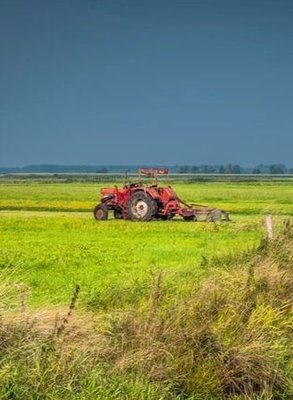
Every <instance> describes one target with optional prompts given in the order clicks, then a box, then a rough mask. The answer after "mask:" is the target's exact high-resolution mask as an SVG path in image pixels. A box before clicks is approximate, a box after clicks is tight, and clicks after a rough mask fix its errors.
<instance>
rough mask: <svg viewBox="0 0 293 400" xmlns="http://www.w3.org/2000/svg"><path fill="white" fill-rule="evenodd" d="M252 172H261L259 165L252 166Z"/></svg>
mask: <svg viewBox="0 0 293 400" xmlns="http://www.w3.org/2000/svg"><path fill="white" fill-rule="evenodd" d="M252 173H253V174H261V169H260V168H259V166H256V167H254V168H253V170H252Z"/></svg>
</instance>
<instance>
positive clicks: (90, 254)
mask: <svg viewBox="0 0 293 400" xmlns="http://www.w3.org/2000/svg"><path fill="white" fill-rule="evenodd" d="M102 186H103V185H96V184H92V183H85V184H77V183H70V184H62V183H59V184H54V183H51V184H40V183H26V182H24V183H22V184H21V183H19V184H5V185H4V184H1V185H0V199H1V200H0V209H1V210H2V211H1V214H0V227H1V236H2V240H1V245H0V246H1V251H0V263H1V265H3V266H5V265H10V266H11V267H13V266H15V267H14V268H13V270H14V274H15V277H16V278H17V279H21V280H23V281H24V282H25V283H26V284H27V285H29V286H30V288H31V291H32V296H31V297H30V302H31V303H32V304H33V305H34V306H38V305H42V306H45V305H50V304H65V303H66V301H67V300H68V297H69V294H70V292H71V288H72V287H73V286H74V284H76V283H79V284H80V285H81V288H82V290H81V303H82V304H85V305H88V306H92V307H102V308H108V307H119V306H124V305H126V304H128V303H129V304H133V303H134V302H139V301H140V300H141V299H142V298H143V297H144V295H145V293H146V291H147V281H148V280H149V277H150V274H151V271H153V272H154V271H163V272H164V274H165V275H166V279H168V280H170V286H173V290H179V291H184V290H188V289H187V288H188V281H189V278H190V277H191V276H195V277H196V278H197V279H198V281H200V280H201V279H202V277H204V276H206V275H207V271H206V270H205V269H204V268H202V267H201V264H202V263H203V260H205V259H209V258H211V257H214V256H220V255H223V256H226V255H228V254H233V255H235V254H240V253H241V252H243V251H244V250H247V249H251V248H252V247H253V246H255V245H257V244H258V243H259V240H260V237H261V235H262V234H263V228H262V224H263V215H264V214H266V213H273V214H276V215H290V214H291V213H293V210H292V203H293V188H292V186H291V185H288V184H279V185H276V184H264V183H261V184H259V185H258V184H240V183H239V184H235V183H233V184H227V183H225V184H223V183H222V184H220V183H215V184H213V183H206V184H204V183H197V184H180V183H177V184H176V185H175V188H176V190H177V192H178V193H179V195H180V196H181V197H182V198H184V199H186V200H187V201H193V202H196V203H199V204H208V205H211V206H215V207H222V208H225V209H227V210H229V211H231V217H232V220H233V222H232V223H228V224H221V225H220V224H219V225H214V224H203V223H186V222H183V221H181V220H174V221H170V222H161V221H160V222H159V221H155V222H151V223H146V224H141V223H133V222H129V221H116V220H109V221H107V222H96V221H95V220H94V219H93V217H92V209H93V207H94V205H95V204H96V203H97V202H98V196H99V190H100V187H102ZM40 210H42V212H40ZM57 211H58V212H57ZM81 211H83V212H81Z"/></svg>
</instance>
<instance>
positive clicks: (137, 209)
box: [126, 190, 157, 221]
mask: <svg viewBox="0 0 293 400" xmlns="http://www.w3.org/2000/svg"><path fill="white" fill-rule="evenodd" d="M126 211H127V214H128V217H129V219H131V220H133V221H150V220H152V219H153V218H154V216H155V215H156V212H157V203H156V202H155V200H153V199H152V198H151V197H150V196H148V195H147V194H146V193H145V192H143V191H141V190H140V191H138V192H135V193H133V194H132V195H131V197H130V199H129V201H128V203H127V205H126Z"/></svg>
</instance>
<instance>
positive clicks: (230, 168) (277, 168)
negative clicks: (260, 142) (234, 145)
mask: <svg viewBox="0 0 293 400" xmlns="http://www.w3.org/2000/svg"><path fill="white" fill-rule="evenodd" d="M177 172H178V173H179V174H189V173H191V174H244V173H245V174H293V168H287V167H286V165H284V164H271V165H264V164H259V165H256V166H255V167H254V168H242V167H241V166H240V165H239V164H226V165H194V166H188V165H182V166H178V169H177Z"/></svg>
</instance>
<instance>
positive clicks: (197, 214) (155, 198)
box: [94, 168, 229, 222]
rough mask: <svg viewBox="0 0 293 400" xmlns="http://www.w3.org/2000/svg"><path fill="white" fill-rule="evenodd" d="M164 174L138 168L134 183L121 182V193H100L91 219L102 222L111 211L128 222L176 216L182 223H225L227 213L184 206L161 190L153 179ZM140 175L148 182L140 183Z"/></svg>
mask: <svg viewBox="0 0 293 400" xmlns="http://www.w3.org/2000/svg"><path fill="white" fill-rule="evenodd" d="M168 173H169V171H168V170H167V169H165V168H141V169H140V170H139V180H138V181H137V182H134V183H130V182H125V185H124V187H123V188H121V189H119V188H118V187H117V186H115V187H113V188H103V189H101V200H100V203H99V204H98V205H96V207H95V208H94V217H95V219H96V220H106V219H108V214H109V211H113V214H114V218H116V219H126V220H132V221H150V220H153V219H160V220H170V219H172V218H174V217H175V216H176V215H179V216H180V217H182V218H183V219H184V220H185V221H210V222H214V221H223V220H224V221H228V220H229V213H227V212H226V211H224V210H221V209H218V208H209V207H207V206H203V205H198V204H187V203H186V202H185V201H183V200H181V199H180V198H179V197H178V195H177V194H176V192H175V191H174V189H173V188H172V187H171V186H170V185H167V186H166V187H161V186H160V185H159V184H158V179H157V176H158V175H166V174H168ZM141 175H145V176H147V177H149V178H151V182H149V183H147V184H145V183H142V180H141Z"/></svg>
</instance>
